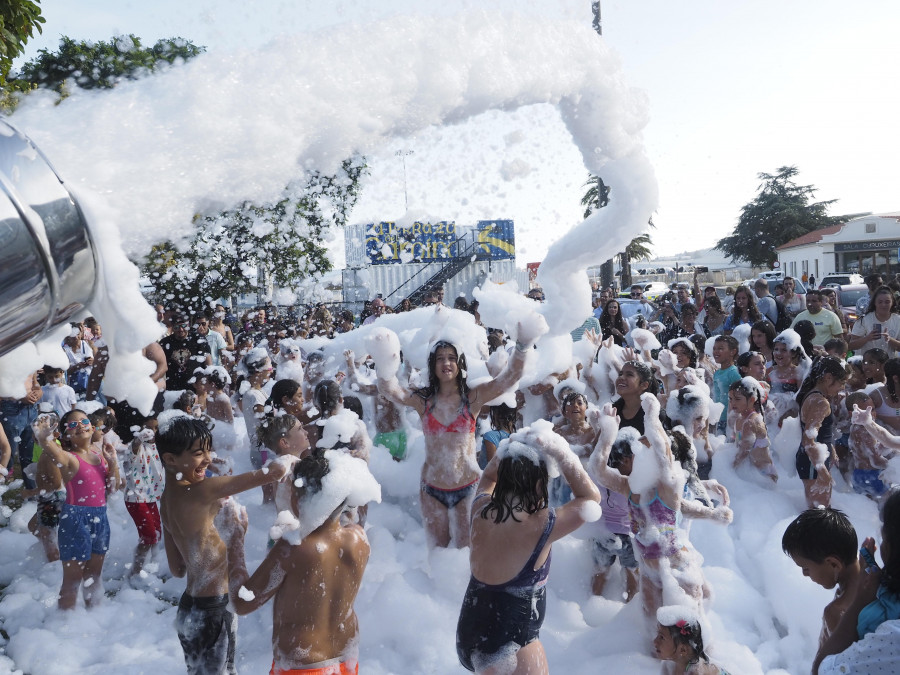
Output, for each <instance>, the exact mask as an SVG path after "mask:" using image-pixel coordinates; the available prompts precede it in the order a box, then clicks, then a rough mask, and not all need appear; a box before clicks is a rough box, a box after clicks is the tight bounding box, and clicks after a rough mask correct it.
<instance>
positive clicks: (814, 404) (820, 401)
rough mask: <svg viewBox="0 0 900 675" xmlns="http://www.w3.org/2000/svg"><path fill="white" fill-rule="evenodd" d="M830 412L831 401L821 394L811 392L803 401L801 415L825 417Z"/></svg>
mask: <svg viewBox="0 0 900 675" xmlns="http://www.w3.org/2000/svg"><path fill="white" fill-rule="evenodd" d="M830 412H831V403H829V402H828V399H827V398H825V397H824V396H822V395H814V393H813V392H810V394H809V395H808V396H807V397H806V400H804V401H803V417H804V418H806V417H809V416H812V417H816V418H821V419H825V418H826V417H828V414H829V413H830Z"/></svg>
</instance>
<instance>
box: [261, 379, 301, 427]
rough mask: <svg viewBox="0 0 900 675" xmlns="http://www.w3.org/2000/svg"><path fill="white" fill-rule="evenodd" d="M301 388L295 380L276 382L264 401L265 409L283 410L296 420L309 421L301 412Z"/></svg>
mask: <svg viewBox="0 0 900 675" xmlns="http://www.w3.org/2000/svg"><path fill="white" fill-rule="evenodd" d="M303 403H304V401H303V387H302V386H301V385H300V383H299V382H297V381H296V380H278V382H276V383H275V385H274V386H273V387H272V393H271V394H270V395H269V399H268V400H267V401H266V407H271V408H272V409H273V410H283V411H284V412H286V413H290V414H291V415H293V416H294V417H296V418H297V419H298V420H301V421H307V422H308V421H309V419H308V417H307V416H306V414H305V412H304V410H303Z"/></svg>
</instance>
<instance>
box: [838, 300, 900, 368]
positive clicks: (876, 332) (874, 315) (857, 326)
mask: <svg viewBox="0 0 900 675" xmlns="http://www.w3.org/2000/svg"><path fill="white" fill-rule="evenodd" d="M875 347H877V348H879V349H883V350H884V351H886V352H887V353H888V354H889V355H890V356H897V354H898V351H900V314H897V303H896V300H895V298H894V293H893V292H892V291H891V289H890V288H889V287H887V286H881V287H879V288H878V289H876V290H875V292H874V293H873V294H872V298H871V299H870V300H869V307H868V309H867V310H866V313H865V314H864V315H863V316H861V317H859V318H858V319H857V320H856V323H854V324H853V328H852V329H851V330H850V349H852V350H853V351H854V352H855V353H857V354H865V353H866V352H867V351H869V350H870V349H873V348H875Z"/></svg>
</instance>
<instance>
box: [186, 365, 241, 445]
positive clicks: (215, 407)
mask: <svg viewBox="0 0 900 675" xmlns="http://www.w3.org/2000/svg"><path fill="white" fill-rule="evenodd" d="M194 380H195V381H194V390H195V391H196V392H197V397H198V398H197V402H198V403H199V404H200V407H201V408H202V409H203V411H204V412H205V413H206V414H207V415H209V416H210V418H212V419H214V420H217V421H219V422H225V423H227V424H233V423H234V411H233V410H232V408H231V400H230V399H229V398H228V394H226V393H225V387H226V386H228V385H229V384H231V377H229V375H228V371H227V370H225V369H224V368H223V367H222V366H208V367H207V368H198V369H197V370H195V371H194ZM217 447H218V446H217Z"/></svg>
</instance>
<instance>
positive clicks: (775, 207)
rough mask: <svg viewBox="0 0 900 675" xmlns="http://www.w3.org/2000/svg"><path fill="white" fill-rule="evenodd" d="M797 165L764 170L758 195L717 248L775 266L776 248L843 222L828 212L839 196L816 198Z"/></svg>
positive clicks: (734, 257)
mask: <svg viewBox="0 0 900 675" xmlns="http://www.w3.org/2000/svg"><path fill="white" fill-rule="evenodd" d="M798 173H799V172H798V170H797V167H795V166H782V167H779V168H778V169H777V173H775V174H768V173H761V174H759V178H760V180H761V181H762V183H761V184H760V186H759V188H758V191H759V193H758V194H757V195H756V198H755V199H754V200H753V201H751V202H749V203H748V204H745V205H744V207H743V208H742V209H741V216H740V218H739V219H738V223H737V225H736V226H735V228H734V230H733V231H732V233H731V234H730V235H729V236H727V237H724V238H722V239H720V240H719V242H718V243H717V244H716V248H717V249H719V250H720V251H722V252H723V253H724V254H725V255H727V256H729V257H730V258H731V259H732V260H744V261H746V262H748V263H749V264H751V265H752V266H754V267H771V266H772V263H774V262H775V260H776V259H777V258H778V256H777V254H776V252H775V249H776V248H777V247H779V246H781V245H782V244H784V243H786V242H788V241H790V240H791V239H796V238H797V237H800V236H802V235H804V234H807V233H808V232H812V231H813V230H818V229H821V228H823V227H828V226H829V225H834V224H835V223H838V222H840V219H839V218H833V217H831V216H829V215H828V214H827V211H828V207H829V206H830V205H831V204H833V203H834V202H835V201H837V200H835V199H831V200H829V201H824V202H814V201H812V199H813V197H814V196H815V193H816V189H815V188H814V187H813V186H812V185H797V183H796V182H795V181H794V178H795V176H797V174H798Z"/></svg>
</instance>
